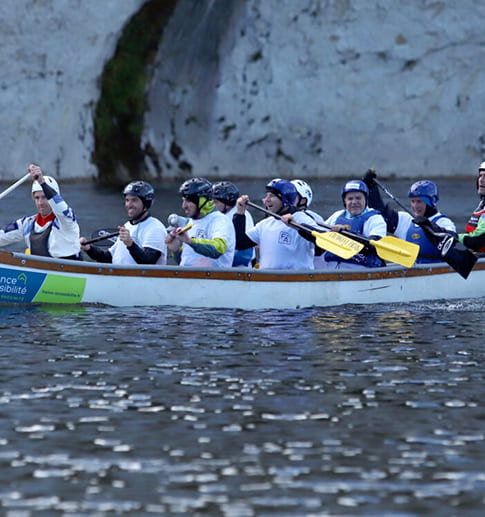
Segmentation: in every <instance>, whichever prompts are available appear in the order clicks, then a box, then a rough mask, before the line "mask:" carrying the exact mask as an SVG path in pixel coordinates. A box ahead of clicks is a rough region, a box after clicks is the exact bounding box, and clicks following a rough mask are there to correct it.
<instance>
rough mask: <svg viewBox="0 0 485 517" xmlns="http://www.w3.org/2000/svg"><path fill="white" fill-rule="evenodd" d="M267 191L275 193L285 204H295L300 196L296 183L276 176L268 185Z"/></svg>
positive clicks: (287, 205) (288, 205)
mask: <svg viewBox="0 0 485 517" xmlns="http://www.w3.org/2000/svg"><path fill="white" fill-rule="evenodd" d="M266 191H267V192H271V193H272V194H274V195H275V196H276V197H277V198H278V199H280V201H281V202H282V203H283V206H286V207H290V206H294V204H295V203H296V199H297V197H298V191H297V190H296V187H295V185H293V183H291V181H288V180H282V179H281V178H275V179H274V180H271V181H270V182H269V183H268V184H267V185H266Z"/></svg>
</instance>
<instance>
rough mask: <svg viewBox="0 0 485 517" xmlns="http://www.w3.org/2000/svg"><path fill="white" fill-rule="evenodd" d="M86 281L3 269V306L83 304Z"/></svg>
mask: <svg viewBox="0 0 485 517" xmlns="http://www.w3.org/2000/svg"><path fill="white" fill-rule="evenodd" d="M85 287H86V279H85V278H75V277H69V276H61V275H54V274H49V273H37V272H33V271H20V270H18V269H9V268H0V302H7V303H8V302H11V303H12V302H14V303H30V302H35V303H81V302H82V297H83V294H84V289H85Z"/></svg>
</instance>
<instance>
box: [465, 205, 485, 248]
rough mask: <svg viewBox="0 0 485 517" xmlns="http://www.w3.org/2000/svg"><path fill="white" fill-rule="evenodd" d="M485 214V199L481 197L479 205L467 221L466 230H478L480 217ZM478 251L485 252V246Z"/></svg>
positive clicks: (469, 231) (470, 231) (468, 231)
mask: <svg viewBox="0 0 485 517" xmlns="http://www.w3.org/2000/svg"><path fill="white" fill-rule="evenodd" d="M483 214H485V199H483V198H482V199H481V200H480V203H479V204H478V206H477V207H476V208H475V210H474V211H473V214H472V215H471V216H470V219H468V222H467V223H466V232H467V233H472V232H474V231H475V230H476V228H477V225H478V220H479V219H480V217H481V216H482V215H483ZM476 251H478V252H485V246H482V247H481V248H480V249H478V250H476Z"/></svg>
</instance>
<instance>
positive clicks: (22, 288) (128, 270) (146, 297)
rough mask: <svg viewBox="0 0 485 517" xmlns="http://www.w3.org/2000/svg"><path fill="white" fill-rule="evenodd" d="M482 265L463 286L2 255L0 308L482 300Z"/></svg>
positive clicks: (416, 272) (438, 277) (443, 280)
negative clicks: (27, 305)
mask: <svg viewBox="0 0 485 517" xmlns="http://www.w3.org/2000/svg"><path fill="white" fill-rule="evenodd" d="M484 281H485V259H481V260H479V261H478V262H477V263H476V265H475V267H474V268H473V271H472V272H471V273H470V276H469V277H468V279H466V280H465V279H463V278H462V277H461V276H460V275H459V274H458V273H456V272H454V271H453V270H452V269H451V268H450V267H449V266H448V265H447V264H434V265H421V266H415V267H413V268H410V269H406V268H403V267H401V266H389V267H385V268H379V269H368V270H363V271H362V270H359V271H358V272H357V271H355V270H353V271H346V272H344V271H340V272H328V271H321V272H318V271H291V272H290V271H259V270H254V269H245V268H233V269H194V268H180V267H176V266H114V265H112V264H99V263H94V262H77V261H70V260H56V259H51V258H45V257H36V256H31V255H24V254H22V253H10V252H6V251H0V302H1V303H9V304H11V303H55V304H72V303H87V304H105V305H112V306H143V305H149V306H162V305H172V306H180V307H205V308H231V309H246V310H257V309H297V308H304V307H329V306H336V305H343V304H371V303H395V302H401V303H402V302H404V303H406V302H416V301H425V300H429V301H431V300H441V299H446V300H453V299H460V298H480V297H483V296H484V290H483V284H484Z"/></svg>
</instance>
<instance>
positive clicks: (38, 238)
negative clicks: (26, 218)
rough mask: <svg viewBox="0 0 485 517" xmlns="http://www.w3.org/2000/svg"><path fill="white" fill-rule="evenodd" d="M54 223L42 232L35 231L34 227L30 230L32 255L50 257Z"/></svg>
mask: <svg viewBox="0 0 485 517" xmlns="http://www.w3.org/2000/svg"><path fill="white" fill-rule="evenodd" d="M51 230H52V224H50V225H49V226H48V227H47V228H45V229H44V230H42V231H41V232H38V233H37V232H35V231H34V228H32V231H31V232H30V253H31V255H40V256H41V257H50V256H51V254H50V253H49V244H48V241H49V235H50V234H51Z"/></svg>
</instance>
